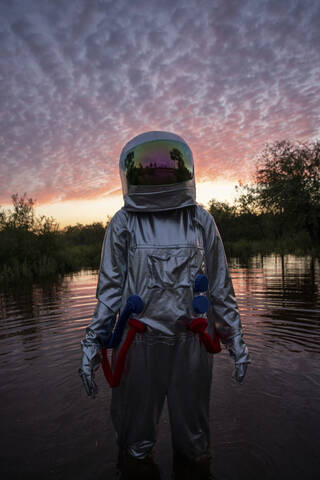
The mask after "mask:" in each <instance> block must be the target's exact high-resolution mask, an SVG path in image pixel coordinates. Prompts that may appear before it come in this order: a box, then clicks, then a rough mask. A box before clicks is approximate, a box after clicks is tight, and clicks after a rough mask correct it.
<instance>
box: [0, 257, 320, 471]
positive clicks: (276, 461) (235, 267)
mask: <svg viewBox="0 0 320 480" xmlns="http://www.w3.org/2000/svg"><path fill="white" fill-rule="evenodd" d="M230 269H231V275H232V278H233V282H234V287H235V291H236V294H237V298H238V303H239V308H240V311H241V315H242V323H243V328H244V332H245V337H246V341H247V344H248V346H249V349H250V352H251V356H252V359H253V363H252V365H250V367H249V370H248V375H247V379H246V382H245V384H244V385H242V386H239V385H236V384H235V383H234V381H232V380H231V375H232V363H231V361H230V360H229V358H228V356H227V352H225V351H224V352H222V353H221V354H219V355H217V356H215V361H214V377H213V379H214V381H213V385H212V401H211V432H212V454H213V460H212V466H211V469H212V472H213V474H214V476H215V478H217V479H218V480H223V479H224V480H225V479H230V480H231V479H232V480H235V479H246V480H248V479H251V478H252V479H259V480H262V479H269V478H270V479H278V478H279V479H280V478H291V479H295V478H297V479H298V478H304V479H306V480H309V479H313V478H314V479H316V478H317V479H318V478H319V472H320V468H319V455H318V444H317V439H318V431H319V423H317V422H319V413H320V412H319V410H320V408H319V391H320V389H319V387H320V372H319V367H318V363H319V353H320V295H319V288H320V272H319V270H320V268H319V262H318V261H317V260H313V259H312V258H308V257H301V258H300V257H295V256H285V257H280V256H268V257H265V258H263V257H254V258H252V259H250V261H249V263H248V265H242V264H240V263H239V262H238V261H237V260H235V259H232V260H231V261H230ZM96 281H97V274H96V272H82V273H80V274H77V275H74V276H72V275H70V276H65V277H64V278H62V279H61V280H60V281H59V282H55V283H48V284H45V285H33V286H31V285H25V286H23V287H19V288H16V289H15V288H11V289H7V290H2V291H1V292H0V315H1V324H0V363H1V370H0V372H1V373H0V375H1V384H0V398H1V412H2V414H3V420H2V427H3V434H2V437H1V463H2V470H3V471H5V472H6V478H31V477H32V478H35V477H37V476H39V477H40V476H41V477H43V478H55V479H60V478H61V479H64V478H65V479H73V478H77V479H79V478H81V479H92V478H116V461H117V448H116V443H115V439H114V433H113V429H112V425H111V421H110V417H109V414H108V409H109V403H110V390H109V388H108V387H107V384H106V383H105V380H104V378H103V377H102V375H101V372H99V373H98V376H97V377H98V378H97V381H98V384H99V387H100V391H99V396H98V397H97V399H96V400H94V401H92V400H90V399H88V398H87V396H86V394H85V393H84V392H83V391H82V386H81V384H80V380H79V378H78V374H77V369H78V366H79V362H80V355H81V354H80V347H79V342H80V339H81V338H82V336H83V332H84V327H85V326H86V325H87V324H88V323H89V322H90V316H91V315H92V313H93V310H94V307H95V289H96ZM156 460H157V461H158V463H159V465H160V468H161V472H162V478H164V479H169V478H171V468H172V460H171V446H170V431H169V424H168V416H167V412H164V415H163V418H162V422H161V426H160V431H159V441H158V444H157V450H156Z"/></svg>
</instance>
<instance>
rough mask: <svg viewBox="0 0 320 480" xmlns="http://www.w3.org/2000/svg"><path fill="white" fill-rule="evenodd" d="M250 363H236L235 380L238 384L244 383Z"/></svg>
mask: <svg viewBox="0 0 320 480" xmlns="http://www.w3.org/2000/svg"><path fill="white" fill-rule="evenodd" d="M247 367H248V363H238V364H237V363H236V364H235V369H234V378H235V379H236V381H237V382H238V383H240V384H241V383H243V381H244V377H245V376H246V373H247Z"/></svg>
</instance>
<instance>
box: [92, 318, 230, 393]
mask: <svg viewBox="0 0 320 480" xmlns="http://www.w3.org/2000/svg"><path fill="white" fill-rule="evenodd" d="M128 323H129V326H130V329H129V331H128V333H127V336H126V339H125V341H124V343H123V345H122V347H121V348H120V351H119V353H118V355H117V359H116V363H115V367H114V370H113V371H112V370H111V366H110V362H109V358H108V349H107V348H104V349H103V350H102V352H101V353H102V359H101V365H102V369H103V373H104V376H105V377H106V380H107V382H108V383H109V385H110V387H111V388H113V387H117V386H118V385H119V384H120V381H121V377H122V374H123V370H124V365H125V361H126V356H127V353H128V350H129V348H130V346H131V344H132V342H133V340H134V337H135V335H136V333H144V332H145V331H146V329H147V327H146V325H145V324H144V323H142V322H140V321H139V320H137V319H136V318H130V320H129V322H128ZM207 326H208V322H207V319H206V318H194V319H193V320H192V321H191V323H190V325H189V326H188V329H189V330H190V331H191V332H193V333H196V334H198V335H199V339H200V342H201V343H203V345H204V346H205V348H206V350H207V351H208V352H209V353H212V354H215V353H219V352H221V345H220V340H219V337H218V334H217V332H216V331H215V329H214V338H213V339H212V338H211V337H210V335H209V334H208V333H207V332H206V331H205V330H206V328H207Z"/></svg>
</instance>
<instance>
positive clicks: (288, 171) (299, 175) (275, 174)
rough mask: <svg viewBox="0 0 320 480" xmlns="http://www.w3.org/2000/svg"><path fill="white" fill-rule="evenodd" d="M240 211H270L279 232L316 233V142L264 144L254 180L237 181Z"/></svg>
mask: <svg viewBox="0 0 320 480" xmlns="http://www.w3.org/2000/svg"><path fill="white" fill-rule="evenodd" d="M238 190H239V191H240V197H239V199H238V207H239V208H240V211H242V212H248V211H251V212H255V213H260V214H269V215H270V214H272V215H273V216H275V217H277V219H278V221H279V222H280V224H281V227H282V228H281V229H280V230H281V231H280V234H281V235H283V234H285V233H290V232H297V231H299V230H306V231H307V232H308V234H309V235H310V236H311V238H314V239H315V238H319V234H320V142H319V141H316V142H314V143H291V142H289V141H286V140H283V141H278V142H275V143H273V144H268V145H267V146H266V148H265V149H264V151H263V152H262V153H261V154H260V155H259V156H258V159H257V165H256V173H255V178H254V183H253V184H252V185H240V188H239V189H238Z"/></svg>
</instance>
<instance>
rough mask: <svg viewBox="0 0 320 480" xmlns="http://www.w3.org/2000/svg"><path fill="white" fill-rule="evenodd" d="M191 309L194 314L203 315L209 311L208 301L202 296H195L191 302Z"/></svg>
mask: <svg viewBox="0 0 320 480" xmlns="http://www.w3.org/2000/svg"><path fill="white" fill-rule="evenodd" d="M192 307H193V310H194V312H195V313H205V312H207V311H208V309H209V300H208V299H207V297H204V296H203V295H197V296H196V297H194V299H193V300H192Z"/></svg>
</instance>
